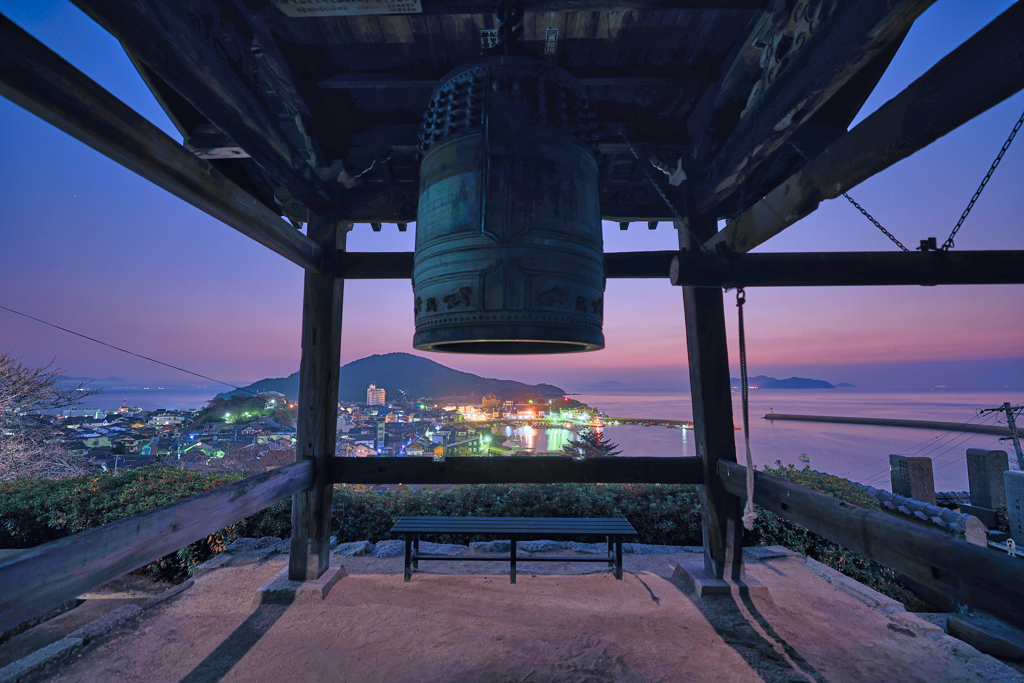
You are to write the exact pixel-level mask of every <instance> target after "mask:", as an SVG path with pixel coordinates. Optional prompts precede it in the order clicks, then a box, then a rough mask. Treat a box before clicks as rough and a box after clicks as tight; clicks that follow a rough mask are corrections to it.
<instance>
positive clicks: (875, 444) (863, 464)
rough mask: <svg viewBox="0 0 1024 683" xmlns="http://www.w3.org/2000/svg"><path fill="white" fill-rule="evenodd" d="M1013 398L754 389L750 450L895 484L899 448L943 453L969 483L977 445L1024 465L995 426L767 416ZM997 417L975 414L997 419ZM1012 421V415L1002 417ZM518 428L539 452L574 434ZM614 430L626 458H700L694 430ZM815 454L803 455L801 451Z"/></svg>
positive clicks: (943, 477)
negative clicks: (974, 429) (891, 459)
mask: <svg viewBox="0 0 1024 683" xmlns="http://www.w3.org/2000/svg"><path fill="white" fill-rule="evenodd" d="M574 398H577V399H579V400H580V401H583V402H584V403H586V404H588V405H591V406H595V407H598V408H600V409H601V410H603V411H604V412H606V413H607V414H608V415H611V416H614V417H646V418H664V419H676V420H690V419H692V417H693V411H692V408H691V404H690V396H689V394H686V395H683V394H653V395H650V394H648V395H624V394H616V395H595V394H586V395H582V396H575V397H574ZM1004 401H1011V402H1014V403H1015V404H1019V403H1021V402H1024V392H1022V391H1019V390H1017V391H1011V390H1006V391H1004V392H993V391H970V390H953V389H936V390H913V391H872V390H866V389H836V390H789V391H786V390H775V391H771V390H764V389H759V390H754V391H751V392H750V450H751V454H752V455H753V460H754V464H755V465H757V466H758V467H760V466H762V465H774V463H775V461H776V460H780V461H782V462H783V463H792V464H794V465H796V466H798V467H803V466H805V465H809V466H810V467H811V468H812V469H816V470H819V471H822V472H828V473H830V474H838V475H841V476H845V477H848V478H849V479H852V480H854V481H861V482H865V483H870V484H874V485H876V486H879V487H880V488H889V464H888V456H889V454H890V453H902V454H916V455H926V456H929V457H931V458H933V461H934V468H935V486H936V488H937V490H940V491H954V490H956V491H960V490H966V489H967V465H966V463H965V454H966V451H967V449H968V448H993V449H995V448H998V449H1002V450H1005V451H1007V453H1009V454H1010V461H1011V467H1013V468H1015V469H1016V464H1015V462H1014V461H1015V458H1014V455H1013V445H1012V444H1011V443H1010V442H1006V441H1004V442H1002V443H1001V444H1000V441H999V437H998V436H996V435H993V434H980V435H972V434H965V433H961V432H952V433H947V432H939V431H932V430H926V429H906V428H901V427H874V426H868V425H845V424H822V423H815V422H771V421H768V420H765V419H764V418H763V416H764V415H765V414H766V413H768V412H769V411H770V410H772V409H774V410H775V412H777V413H792V414H798V415H834V416H843V417H887V418H897V419H908V420H940V421H943V422H957V423H961V422H966V421H968V420H971V419H972V418H975V411H976V410H977V409H978V408H987V407H992V406H997V405H1000V404H1002V403H1003V402H1004ZM740 411H741V403H740V394H739V392H738V391H736V392H734V394H733V415H734V421H735V424H736V426H737V427H738V426H741V425H742V417H741V412H740ZM996 419H997V418H996V417H995V416H987V420H986V418H981V419H980V420H978V419H976V418H975V419H974V422H975V423H977V422H980V421H985V422H986V423H987V424H995V423H996ZM999 423H1000V424H1005V418H1002V419H1001V420H1000V422H999ZM530 432H531V430H530V429H529V428H523V429H520V430H517V433H518V435H519V437H520V439H521V441H522V442H523V444H524V446H527V447H529V446H531V445H532V447H533V448H534V449H535V450H537V451H558V450H561V448H562V445H563V444H564V443H565V442H566V441H567V440H568V439H569V438H572V433H571V432H570V431H569V430H566V429H548V430H543V429H537V430H532V432H533V433H530ZM606 436H607V438H608V439H610V440H611V441H612V442H614V443H617V444H619V446H620V447H621V449H622V451H623V453H622V455H624V456H634V457H656V456H694V455H696V453H695V451H694V448H693V444H692V432H690V431H689V430H681V429H669V428H667V427H661V426H656V427H643V426H638V425H618V426H610V427H607V428H606ZM736 452H737V454H738V456H739V460H740V461H741V462H742V461H743V460H744V458H745V457H746V456H745V452H744V446H743V432H742V431H737V432H736ZM802 454H803V455H806V456H807V457H808V458H809V459H810V461H809V462H803V461H801V460H800V459H799V457H800V455H802Z"/></svg>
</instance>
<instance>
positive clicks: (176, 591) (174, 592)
mask: <svg viewBox="0 0 1024 683" xmlns="http://www.w3.org/2000/svg"><path fill="white" fill-rule="evenodd" d="M193 583H195V579H194V578H192V579H189V580H188V581H185V582H183V583H179V584H178V585H177V586H174V587H172V588H168V589H167V590H165V591H164V592H163V593H161V594H160V595H158V596H156V597H155V598H150V599H149V600H147V601H146V602H144V603H142V609H144V610H146V609H150V608H151V607H156V606H157V605H159V604H160V603H162V602H166V601H168V600H170V599H171V598H173V597H175V596H178V595H181V594H182V593H184V592H185V591H187V590H188V589H189V588H191V587H192V584H193Z"/></svg>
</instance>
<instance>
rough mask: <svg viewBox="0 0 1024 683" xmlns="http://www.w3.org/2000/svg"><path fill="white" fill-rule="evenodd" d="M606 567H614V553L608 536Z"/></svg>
mask: <svg viewBox="0 0 1024 683" xmlns="http://www.w3.org/2000/svg"><path fill="white" fill-rule="evenodd" d="M607 539H608V566H609V567H610V568H614V567H615V551H614V549H613V548H612V537H611V536H608V537H607Z"/></svg>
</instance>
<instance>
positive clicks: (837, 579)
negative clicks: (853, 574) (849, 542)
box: [804, 557, 906, 615]
mask: <svg viewBox="0 0 1024 683" xmlns="http://www.w3.org/2000/svg"><path fill="white" fill-rule="evenodd" d="M804 565H805V566H806V567H807V568H808V569H810V570H811V571H812V572H814V573H815V574H817V575H818V576H820V577H821V578H823V579H825V580H826V581H828V582H829V583H831V584H832V585H833V586H835V587H836V588H837V589H839V590H841V591H843V592H844V593H846V594H847V595H849V596H852V597H854V598H856V599H858V600H860V601H861V602H863V603H864V604H865V605H867V606H868V607H870V608H871V609H874V610H878V611H879V612H882V613H883V614H888V615H892V614H895V613H896V612H905V611H906V607H904V606H903V604H902V603H901V602H899V601H898V600H893V599H892V598H890V597H889V596H887V595H882V594H881V593H879V592H878V591H876V590H874V589H873V588H868V587H867V586H865V585H864V584H863V583H861V582H860V581H855V580H854V579H851V578H850V577H849V576H847V575H846V574H843V573H842V572H837V571H836V570H835V569H832V568H831V567H829V566H826V565H824V564H822V563H821V562H818V561H817V560H815V559H813V558H810V557H808V558H807V559H806V560H804Z"/></svg>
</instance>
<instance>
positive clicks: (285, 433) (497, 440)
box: [39, 384, 600, 472]
mask: <svg viewBox="0 0 1024 683" xmlns="http://www.w3.org/2000/svg"><path fill="white" fill-rule="evenodd" d="M245 398H246V403H245V406H246V410H245V412H241V413H234V414H233V413H231V412H227V410H229V409H227V408H223V407H222V406H224V405H226V404H225V402H224V401H223V400H220V399H215V400H213V401H211V402H210V404H209V405H208V406H207V407H206V408H204V409H202V410H172V409H158V410H148V411H147V410H142V409H141V408H138V407H133V406H129V405H127V404H123V405H121V406H120V407H119V408H117V409H116V410H80V409H64V410H62V411H61V412H59V413H57V414H44V415H40V416H39V420H41V421H44V422H47V423H49V424H50V425H53V426H55V427H58V428H59V429H60V430H61V433H62V435H63V443H64V446H65V448H67V449H68V450H70V451H72V452H74V453H76V454H79V455H85V456H86V457H87V458H88V459H89V460H90V461H92V462H93V463H95V468H96V470H97V471H103V472H118V471H123V470H128V469H134V468H136V467H141V466H143V465H162V466H173V467H179V468H182V469H195V470H205V471H234V470H240V471H245V472H258V471H263V470H266V469H272V468H274V467H278V466H281V465H283V464H287V463H289V462H292V461H293V460H294V459H295V435H296V426H295V422H294V408H295V404H294V403H289V402H288V398H287V397H286V396H285V395H284V394H281V393H278V392H273V391H265V392H260V393H258V394H256V395H255V396H251V397H250V396H247V397H245ZM279 408H285V409H286V411H285V412H284V413H282V412H281V411H280V410H279ZM218 409H220V410H224V412H223V413H221V414H216V411H217V410H218ZM287 409H291V410H290V411H289V410H287ZM282 415H283V416H284V417H282ZM289 416H290V419H289ZM599 419H600V417H599V415H598V413H597V411H595V410H593V409H592V408H590V407H589V406H586V405H584V404H582V403H580V402H578V401H575V400H572V399H570V398H569V397H562V399H561V400H560V401H559V400H554V399H552V400H547V401H541V400H538V401H537V402H536V403H535V402H534V401H533V400H526V401H513V400H503V399H502V398H501V397H498V396H493V395H491V396H485V397H483V398H482V399H481V400H480V402H479V403H478V404H455V403H432V402H431V403H427V402H416V401H409V400H401V401H391V402H389V401H388V399H387V391H386V389H385V388H383V387H378V386H376V384H370V385H369V387H368V388H367V391H366V402H365V403H356V402H340V403H339V404H338V421H337V436H338V445H337V450H336V451H335V456H337V457H383V456H390V457H419V456H427V457H439V456H445V455H462V456H472V455H509V454H513V453H520V452H522V445H521V444H519V443H517V440H516V437H514V436H512V437H509V436H508V434H507V432H508V431H510V428H511V427H513V426H516V425H523V424H533V423H536V422H542V423H558V424H559V425H561V426H573V427H575V426H579V425H584V424H591V423H592V422H593V421H594V420H599Z"/></svg>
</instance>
